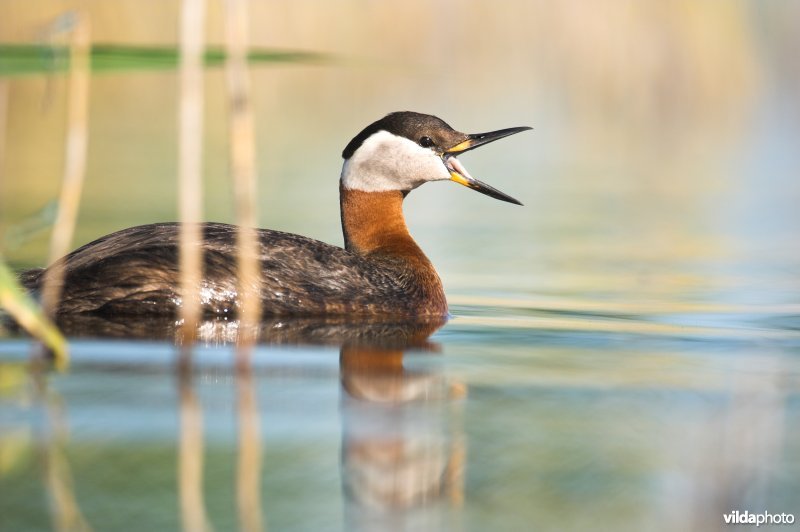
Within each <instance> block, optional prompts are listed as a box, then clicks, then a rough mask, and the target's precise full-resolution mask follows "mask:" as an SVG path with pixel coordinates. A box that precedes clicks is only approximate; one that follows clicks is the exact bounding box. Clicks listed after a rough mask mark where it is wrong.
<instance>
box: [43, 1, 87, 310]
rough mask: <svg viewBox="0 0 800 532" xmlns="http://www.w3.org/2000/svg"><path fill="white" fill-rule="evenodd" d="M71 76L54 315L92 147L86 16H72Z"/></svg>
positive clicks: (49, 305) (56, 230) (50, 287)
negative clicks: (87, 154) (89, 126)
mask: <svg viewBox="0 0 800 532" xmlns="http://www.w3.org/2000/svg"><path fill="white" fill-rule="evenodd" d="M69 16H70V17H71V33H70V44H69V54H70V60H69V77H68V90H67V98H68V100H67V113H68V116H67V141H66V155H65V163H64V176H63V181H62V186H61V195H60V197H59V200H58V210H57V213H56V219H55V223H54V225H53V234H52V236H51V238H50V256H49V259H48V262H49V264H50V268H49V269H48V270H47V273H46V274H45V276H44V283H43V286H42V306H43V308H44V311H45V313H46V314H47V315H49V316H53V315H55V313H56V310H57V309H58V302H59V300H60V299H61V289H62V286H63V284H64V269H63V267H62V265H61V264H60V263H58V262H56V261H57V260H58V259H59V258H61V257H63V256H64V255H66V254H67V252H68V251H69V247H70V245H71V243H72V237H73V234H74V232H75V221H76V219H77V217H78V206H79V204H80V200H81V190H82V188H83V180H84V176H85V175H86V153H87V146H88V138H89V135H88V111H89V75H90V74H91V63H90V60H91V57H90V53H91V42H90V40H91V25H90V21H89V17H88V16H87V15H84V14H82V13H78V12H75V13H70V14H69Z"/></svg>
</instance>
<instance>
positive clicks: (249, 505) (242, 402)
mask: <svg viewBox="0 0 800 532" xmlns="http://www.w3.org/2000/svg"><path fill="white" fill-rule="evenodd" d="M236 384H237V395H238V397H237V399H238V413H239V453H238V456H237V464H236V503H237V506H238V509H239V530H242V531H244V532H256V531H260V530H264V529H265V528H266V527H265V525H264V512H263V510H262V508H261V426H260V423H259V419H260V415H259V411H258V398H257V396H256V390H255V382H254V379H253V374H252V372H242V373H240V374H239V375H238V377H237V379H236Z"/></svg>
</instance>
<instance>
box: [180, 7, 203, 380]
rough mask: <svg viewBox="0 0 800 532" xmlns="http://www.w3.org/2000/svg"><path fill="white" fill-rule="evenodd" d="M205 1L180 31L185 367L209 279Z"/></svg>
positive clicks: (184, 18)
mask: <svg viewBox="0 0 800 532" xmlns="http://www.w3.org/2000/svg"><path fill="white" fill-rule="evenodd" d="M204 31H205V0H183V4H182V9H181V29H180V34H181V37H180V95H179V98H180V104H179V105H180V107H179V116H178V137H179V138H178V149H179V155H178V213H179V217H180V221H181V224H180V294H181V307H180V316H179V318H180V321H181V327H180V330H179V339H180V343H181V345H182V346H183V349H182V353H181V361H182V363H183V364H188V362H189V358H188V357H189V349H190V347H191V345H192V343H194V340H195V337H196V334H197V326H198V323H199V321H200V312H201V307H200V283H201V281H202V274H203V271H202V270H203V251H202V246H201V241H202V238H203V235H202V231H201V228H200V222H201V218H202V199H203V189H202V185H203V183H202V173H203V170H202V157H203V52H204V49H203V47H204Z"/></svg>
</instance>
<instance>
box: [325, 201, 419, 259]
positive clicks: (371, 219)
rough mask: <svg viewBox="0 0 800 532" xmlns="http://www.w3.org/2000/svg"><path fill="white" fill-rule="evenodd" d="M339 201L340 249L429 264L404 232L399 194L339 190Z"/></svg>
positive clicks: (409, 235)
mask: <svg viewBox="0 0 800 532" xmlns="http://www.w3.org/2000/svg"><path fill="white" fill-rule="evenodd" d="M339 198H340V205H341V209H342V232H343V233H344V247H345V248H346V249H347V250H348V251H352V252H354V253H358V254H359V255H373V256H388V257H398V258H405V259H411V260H414V261H421V262H426V263H429V261H428V258H427V257H426V256H425V254H424V253H423V252H422V250H421V249H420V248H419V246H418V245H417V243H416V242H414V239H413V238H411V234H409V232H408V227H407V226H406V220H405V218H404V217H403V193H402V192H400V191H399V190H392V191H387V192H362V191H360V190H349V189H346V188H344V187H340V190H339Z"/></svg>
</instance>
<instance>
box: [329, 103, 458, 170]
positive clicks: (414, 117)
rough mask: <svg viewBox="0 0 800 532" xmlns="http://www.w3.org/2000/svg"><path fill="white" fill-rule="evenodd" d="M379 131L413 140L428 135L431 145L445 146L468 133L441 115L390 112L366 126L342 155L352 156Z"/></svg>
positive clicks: (417, 140) (452, 143)
mask: <svg viewBox="0 0 800 532" xmlns="http://www.w3.org/2000/svg"><path fill="white" fill-rule="evenodd" d="M378 131H387V132H389V133H392V134H393V135H397V136H400V137H405V138H407V139H409V140H411V141H413V142H419V141H420V139H421V138H422V137H428V138H429V139H431V140H432V141H433V144H431V146H443V147H449V146H452V145H455V144H457V143H458V142H461V141H463V140H465V139H466V138H467V135H465V134H464V133H459V132H458V131H456V130H454V129H453V128H452V127H450V126H449V125H448V124H447V122H445V121H444V120H442V119H441V118H439V117H436V116H433V115H426V114H422V113H415V112H413V111H398V112H395V113H389V114H388V115H386V116H384V117H383V118H381V119H380V120H377V121H375V122H373V123H371V124H370V125H368V126H367V127H365V128H364V129H363V130H362V131H361V133H359V134H358V135H356V136H355V137H354V138H353V140H351V141H350V142H349V143H348V144H347V146H346V147H345V149H344V151H342V157H343V158H345V159H349V158H350V157H352V156H353V153H355V151H356V150H357V149H358V148H360V147H361V145H362V144H363V143H364V141H365V140H367V139H368V138H369V137H371V136H372V135H374V134H375V133H377V132H378Z"/></svg>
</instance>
